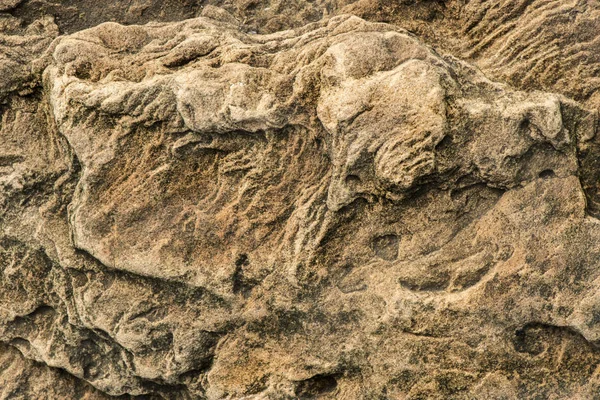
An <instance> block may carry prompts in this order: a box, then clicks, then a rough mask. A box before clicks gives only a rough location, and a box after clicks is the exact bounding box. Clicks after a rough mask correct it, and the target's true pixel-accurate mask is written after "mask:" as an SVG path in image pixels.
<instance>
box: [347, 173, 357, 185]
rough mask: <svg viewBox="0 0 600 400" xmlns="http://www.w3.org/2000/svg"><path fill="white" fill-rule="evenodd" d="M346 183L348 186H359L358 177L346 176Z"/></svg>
mask: <svg viewBox="0 0 600 400" xmlns="http://www.w3.org/2000/svg"><path fill="white" fill-rule="evenodd" d="M346 183H347V184H348V185H358V184H360V177H359V176H358V175H348V176H347V177H346Z"/></svg>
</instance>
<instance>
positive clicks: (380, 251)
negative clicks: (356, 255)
mask: <svg viewBox="0 0 600 400" xmlns="http://www.w3.org/2000/svg"><path fill="white" fill-rule="evenodd" d="M398 242H399V239H398V236H396V235H393V234H391V235H383V236H378V237H376V238H375V239H374V240H373V251H375V254H376V255H377V256H378V257H380V258H383V259H384V260H387V261H394V260H395V259H396V258H398Z"/></svg>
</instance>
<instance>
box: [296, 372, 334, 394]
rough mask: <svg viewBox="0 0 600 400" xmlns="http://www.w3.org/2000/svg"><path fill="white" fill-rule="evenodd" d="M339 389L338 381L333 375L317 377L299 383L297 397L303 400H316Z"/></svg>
mask: <svg viewBox="0 0 600 400" xmlns="http://www.w3.org/2000/svg"><path fill="white" fill-rule="evenodd" d="M336 387H337V379H336V378H335V376H333V375H315V376H313V377H312V378H309V379H306V380H304V381H301V382H298V386H296V396H298V397H299V398H301V399H314V398H316V397H317V396H319V395H322V394H324V393H329V392H333V391H334V390H335V389H336Z"/></svg>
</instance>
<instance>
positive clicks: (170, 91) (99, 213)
mask: <svg viewBox="0 0 600 400" xmlns="http://www.w3.org/2000/svg"><path fill="white" fill-rule="evenodd" d="M251 3H252V2H251ZM417 3H418V4H417V5H414V6H411V5H409V4H408V3H407V2H400V3H399V5H398V7H400V8H402V7H408V8H409V9H411V10H412V11H413V12H420V11H418V10H427V9H429V10H436V9H437V7H438V6H439V5H431V4H430V5H427V4H425V3H427V2H417ZM534 3H535V2H534ZM236 4H238V6H239V7H240V8H239V9H238V13H237V14H236V13H235V12H228V11H225V10H222V9H216V8H210V7H206V8H205V9H204V13H203V15H204V16H203V17H199V18H194V19H189V20H184V21H179V22H169V23H164V22H162V23H158V22H153V23H150V24H147V25H130V26H126V25H120V24H117V23H114V22H108V23H103V24H100V25H98V26H95V27H93V28H91V29H87V30H82V31H79V32H76V33H73V34H70V35H62V36H59V37H58V38H57V39H56V40H54V41H52V42H51V38H52V35H55V34H56V33H57V32H56V31H55V30H53V29H54V28H52V29H50V28H48V29H49V30H47V31H44V32H46V33H44V34H43V35H40V37H39V38H38V37H37V36H36V37H35V38H34V39H32V38H29V37H28V36H24V37H27V38H28V40H27V41H25V42H23V43H25V44H26V45H28V46H29V43H34V44H35V45H31V46H33V47H31V49H33V50H31V51H30V52H29V53H27V56H26V57H25V56H20V58H17V59H16V60H17V61H16V62H18V63H20V64H19V65H25V64H27V63H28V62H29V64H27V67H24V66H23V67H20V68H22V70H23V71H27V73H23V74H22V75H18V76H17V78H16V79H14V82H16V83H13V81H10V80H7V81H6V82H4V81H0V90H1V91H2V93H3V95H4V96H5V98H6V106H5V109H4V110H3V114H2V120H1V125H0V144H1V146H2V147H0V152H3V153H0V154H2V157H0V162H2V164H0V168H1V169H0V188H1V191H0V200H1V203H0V206H1V208H0V342H2V343H4V344H3V345H1V346H0V383H2V382H5V383H6V382H11V383H8V384H5V387H6V389H5V388H2V389H0V396H1V397H2V398H19V397H18V396H19V394H18V392H17V391H18V390H23V393H24V394H23V396H25V398H27V396H29V397H35V396H37V397H40V396H41V397H44V396H45V397H47V398H57V397H66V398H69V397H70V398H96V397H94V396H102V397H109V396H125V397H132V396H138V395H145V396H149V397H150V398H169V399H171V398H173V399H203V398H207V399H227V398H228V399H241V398H248V399H250V398H252V399H294V398H300V399H306V398H323V399H326V398H330V399H345V398H348V399H372V398H407V399H420V398H431V399H448V398H456V399H472V398H507V399H513V398H515V399H516V398H519V399H520V398H564V399H567V398H595V397H597V396H598V391H599V390H600V386H599V385H600V382H599V381H598V377H597V373H596V370H597V368H598V367H599V365H600V354H599V353H598V349H597V343H598V341H599V340H600V337H599V335H600V328H599V325H598V318H597V315H598V310H599V307H600V299H598V296H597V292H598V284H597V280H598V278H599V276H600V275H599V274H598V268H597V265H598V260H599V259H600V258H599V255H600V247H599V246H598V245H597V243H600V224H599V223H598V220H597V218H596V217H595V215H597V205H596V202H598V201H600V200H598V197H597V193H596V182H597V180H596V179H595V177H596V176H597V172H596V170H597V168H596V164H595V161H594V160H595V159H596V157H597V154H598V144H597V136H596V134H597V126H598V121H597V113H596V112H595V111H594V110H590V109H588V108H586V107H590V105H593V102H592V101H591V100H589V99H588V100H589V101H587V102H586V105H585V106H584V105H582V104H580V103H577V102H576V101H574V100H571V99H568V98H567V97H565V96H564V94H565V93H566V94H569V92H568V90H566V89H565V90H562V89H561V88H560V87H559V86H551V87H550V86H549V87H546V89H552V88H556V91H557V92H560V93H562V94H555V93H552V92H540V91H522V90H518V89H515V88H514V87H511V86H509V85H507V84H503V83H499V82H496V81H493V80H490V79H489V78H488V77H486V76H485V75H484V73H483V72H481V71H480V70H479V69H477V68H476V67H473V66H471V65H470V64H468V63H466V62H464V61H461V60H460V59H458V58H455V57H453V56H451V55H444V54H441V52H438V51H436V50H434V49H433V48H431V47H429V46H428V45H426V44H424V42H423V41H422V40H421V39H419V38H417V37H416V36H414V35H413V34H411V33H409V32H408V31H406V30H404V29H402V28H399V27H397V26H394V25H390V24H382V23H373V22H367V21H365V20H362V19H360V18H358V17H355V16H350V15H341V16H336V17H333V18H330V19H328V20H323V21H320V22H317V23H313V24H309V25H306V26H304V27H301V28H297V29H294V30H287V31H282V32H276V33H271V34H266V35H263V34H256V33H255V32H251V31H249V29H248V26H245V27H244V26H242V25H241V23H243V22H244V21H243V20H242V19H240V18H239V16H240V14H239V10H240V9H242V3H241V2H240V3H236ZM252 4H261V3H259V2H253V3H252ZM294 4H296V3H294ZM298 4H301V3H298ZM374 4H375V3H371V2H362V1H361V2H357V3H356V4H353V5H352V4H345V3H344V4H336V5H335V7H337V8H335V7H334V8H332V12H333V10H334V9H341V8H343V7H349V8H350V9H354V10H358V9H360V7H363V10H365V12H366V11H368V10H369V7H371V6H373V5H374ZM415 4H416V3H415ZM320 5H322V4H321V3H318V4H317V5H305V6H306V7H317V8H318V7H319V6H320ZM27 6H28V5H27V4H26V5H24V6H20V7H19V10H24V9H26V7H27ZM118 6H119V3H117V4H116V5H115V6H114V7H118ZM138 6H139V7H141V8H139V10H138V11H140V10H142V9H144V7H146V6H147V7H149V8H148V9H152V7H153V5H152V4H150V3H148V4H147V5H146V6H145V5H143V4H138V5H137V6H136V7H138ZM246 6H248V7H250V6H249V5H246ZM22 7H25V8H22ZM254 7H257V6H256V5H255V6H254ZM449 7H450V5H449ZM485 7H487V6H484V5H481V6H480V7H479V8H478V7H476V4H475V3H472V4H469V5H467V6H465V8H464V10H467V11H468V13H466V14H465V16H460V17H459V16H457V17H456V18H470V16H472V15H474V13H475V11H477V10H483V9H485ZM250 8H252V7H250ZM245 9H247V8H245ZM448 9H450V8H448ZM474 10H475V11H474ZM266 11H268V10H266ZM371 11H372V10H371ZM384 11H385V10H384ZM388 11H389V9H388ZM132 12H133V11H132ZM136 12H137V11H136ZM140 12H141V13H142V14H143V12H142V11H140ZM382 12H383V11H382ZM396 12H397V11H396ZM436 12H437V11H436ZM440 12H441V11H440ZM258 15H263V14H258ZM264 15H268V14H264ZM419 15H421V14H419ZM435 15H437V14H436V13H433V14H431V15H430V17H431V18H430V21H431V27H430V28H427V29H431V30H435V29H434V28H432V27H435V26H436V25H435V23H436V22H435V21H437V19H436V18H437V17H436V16H435ZM209 17H210V18H209ZM265 18H266V17H265ZM523 18H529V17H523ZM301 19H302V18H301V17H298V19H296V20H294V21H290V22H289V23H290V25H291V26H294V25H296V22H298V21H300V20H301ZM484 20H485V18H484V19H482V21H484ZM238 21H239V22H238ZM523 21H527V20H526V19H523ZM453 23H454V22H452V23H451V22H448V23H447V24H446V25H444V28H443V29H451V28H452V26H453V25H452V24H453ZM490 23H491V22H490ZM518 23H520V22H518ZM523 23H524V24H525V22H523ZM48 24H50V22H48ZM47 26H48V27H52V25H47ZM545 28H546V27H545V26H544V27H543V29H545ZM440 29H442V28H440ZM482 29H483V28H482ZM48 32H49V33H48ZM522 32H525V30H523V31H522ZM12 36H15V35H12ZM12 36H11V38H10V40H13V42H14V41H15V40H17V39H15V38H12ZM425 36H426V37H427V40H431V38H433V37H434V36H428V35H427V34H425ZM7 40H8V39H7ZM42 40H44V42H43V45H42V42H41V41H42ZM38 42H39V43H38ZM15 43H17V42H15ZM444 43H445V44H444V46H447V48H451V46H454V44H452V42H451V41H450V40H448V41H447V42H444ZM570 43H572V42H570ZM11 46H12V47H16V46H18V44H15V45H11ZM24 46H25V45H24ZM532 46H533V47H535V46H536V45H535V43H534V44H532ZM2 54H6V58H7V60H12V58H11V57H12V56H11V54H10V52H9V51H8V50H5V51H4V53H2ZM457 54H459V55H463V54H462V53H460V52H457ZM481 54H483V53H481ZM472 58H476V57H475V56H473V57H472ZM492 59H493V57H492V56H490V55H488V56H485V57H484V56H482V57H481V58H477V59H476V60H475V61H476V62H477V63H478V65H484V63H485V62H487V61H489V60H492ZM489 62H491V61H489ZM515 65H517V66H516V67H515V70H517V69H519V68H521V67H519V66H518V65H522V64H519V63H516V64H515ZM490 68H491V67H489V66H488V67H485V66H484V70H485V71H491V69H490ZM41 71H43V74H42V72H41ZM506 71H508V73H510V71H511V70H510V69H507V70H506ZM42 76H43V77H42ZM494 76H496V77H498V75H497V73H496V72H494ZM582 79H583V80H584V81H585V82H586V83H584V85H587V82H589V81H588V80H586V79H587V78H585V77H584V78H582ZM573 82H574V81H573ZM573 85H575V84H574V83H573ZM25 87H27V88H28V91H29V92H27V93H26V92H23V91H22V90H21V89H22V88H25ZM524 87H527V88H528V86H527V85H525V86H524ZM573 87H575V86H573ZM578 100H583V99H582V98H578ZM17 350H18V352H17ZM59 371H60V372H59ZM13 377H15V378H13ZM12 382H17V383H18V385H20V387H22V389H17V388H16V387H15V384H13V383H12ZM53 383H55V385H52V384H53ZM88 384H89V385H92V386H93V387H94V388H95V389H92V388H91V386H89V385H88ZM73 388H74V389H73ZM2 390H4V391H2ZM86 396H87V397H86ZM102 397H98V398H102Z"/></svg>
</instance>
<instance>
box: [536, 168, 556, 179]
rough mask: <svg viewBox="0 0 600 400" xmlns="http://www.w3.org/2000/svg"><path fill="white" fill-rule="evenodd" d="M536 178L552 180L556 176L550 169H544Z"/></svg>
mask: <svg viewBox="0 0 600 400" xmlns="http://www.w3.org/2000/svg"><path fill="white" fill-rule="evenodd" d="M538 176H539V177H540V178H542V179H550V178H554V177H555V176H556V174H555V173H554V171H552V170H551V169H545V170H543V171H542V172H540V173H539V175H538Z"/></svg>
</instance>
